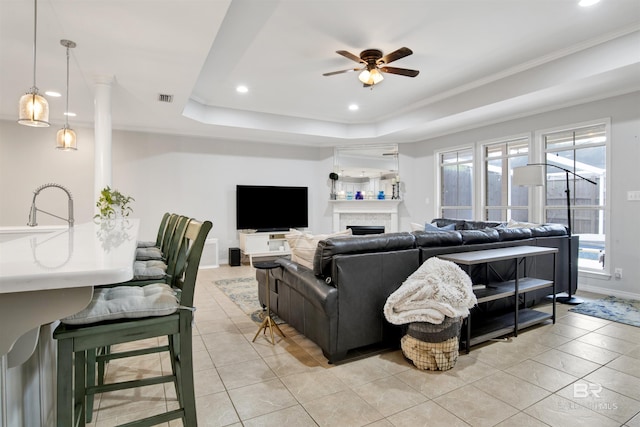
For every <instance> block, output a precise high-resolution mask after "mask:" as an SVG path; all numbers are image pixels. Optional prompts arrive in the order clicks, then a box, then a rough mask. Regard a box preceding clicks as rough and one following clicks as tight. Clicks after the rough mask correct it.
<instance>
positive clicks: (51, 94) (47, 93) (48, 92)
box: [44, 90, 62, 98]
mask: <svg viewBox="0 0 640 427" xmlns="http://www.w3.org/2000/svg"><path fill="white" fill-rule="evenodd" d="M44 94H45V95H48V96H51V97H53V98H59V97H61V96H62V94H61V93H58V92H54V91H52V90H48V91H46V92H45V93H44Z"/></svg>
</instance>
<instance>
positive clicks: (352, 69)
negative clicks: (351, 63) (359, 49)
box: [322, 68, 361, 76]
mask: <svg viewBox="0 0 640 427" xmlns="http://www.w3.org/2000/svg"><path fill="white" fill-rule="evenodd" d="M360 70H361V68H349V69H348V70H340V71H332V72H330V73H324V74H322V75H323V76H333V75H336V74H342V73H350V72H351V71H360Z"/></svg>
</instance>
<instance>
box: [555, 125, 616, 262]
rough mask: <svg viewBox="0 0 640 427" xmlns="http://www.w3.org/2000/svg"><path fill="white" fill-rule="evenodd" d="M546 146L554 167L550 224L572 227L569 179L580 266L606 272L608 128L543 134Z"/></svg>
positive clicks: (595, 127)
mask: <svg viewBox="0 0 640 427" xmlns="http://www.w3.org/2000/svg"><path fill="white" fill-rule="evenodd" d="M543 143H544V150H545V162H546V163H547V164H548V165H550V166H547V185H546V195H545V207H544V210H545V217H546V221H547V222H555V223H560V224H565V225H566V224H568V218H567V215H568V212H567V191H566V190H567V176H568V189H569V197H570V201H571V211H570V214H571V224H569V225H570V228H571V232H572V234H574V235H579V236H580V246H579V258H578V266H579V268H581V269H591V270H603V269H604V264H605V208H606V198H605V189H606V164H607V163H606V157H607V126H606V125H605V124H597V125H592V126H588V127H582V128H578V129H571V130H564V131H560V132H554V133H548V134H543ZM561 168H562V169H566V170H568V171H570V172H573V173H575V174H577V175H579V176H575V175H573V174H572V173H567V172H565V171H564V170H562V169H561ZM581 177H583V178H586V179H583V178H581ZM587 179H588V180H590V181H593V182H594V183H595V184H593V183H592V182H589V181H587Z"/></svg>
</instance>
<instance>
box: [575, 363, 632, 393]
mask: <svg viewBox="0 0 640 427" xmlns="http://www.w3.org/2000/svg"><path fill="white" fill-rule="evenodd" d="M584 380H585V381H589V382H590V383H594V384H598V385H601V386H603V387H606V388H608V389H610V390H613V391H615V392H618V393H620V394H622V395H624V396H628V397H630V398H632V399H635V400H640V381H638V378H636V377H634V376H632V375H629V374H625V373H624V372H620V371H616V370H615V369H611V368H608V367H606V366H604V367H602V368H600V369H598V370H597V371H595V372H592V373H590V374H589V375H587V376H586V377H584Z"/></svg>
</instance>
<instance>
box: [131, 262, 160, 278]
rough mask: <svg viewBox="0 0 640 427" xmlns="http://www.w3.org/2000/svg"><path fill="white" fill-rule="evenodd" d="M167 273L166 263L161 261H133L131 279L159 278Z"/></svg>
mask: <svg viewBox="0 0 640 427" xmlns="http://www.w3.org/2000/svg"><path fill="white" fill-rule="evenodd" d="M166 273H167V264H165V263H164V262H162V261H155V260H150V261H134V263H133V280H160V279H164V276H165V274H166Z"/></svg>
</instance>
